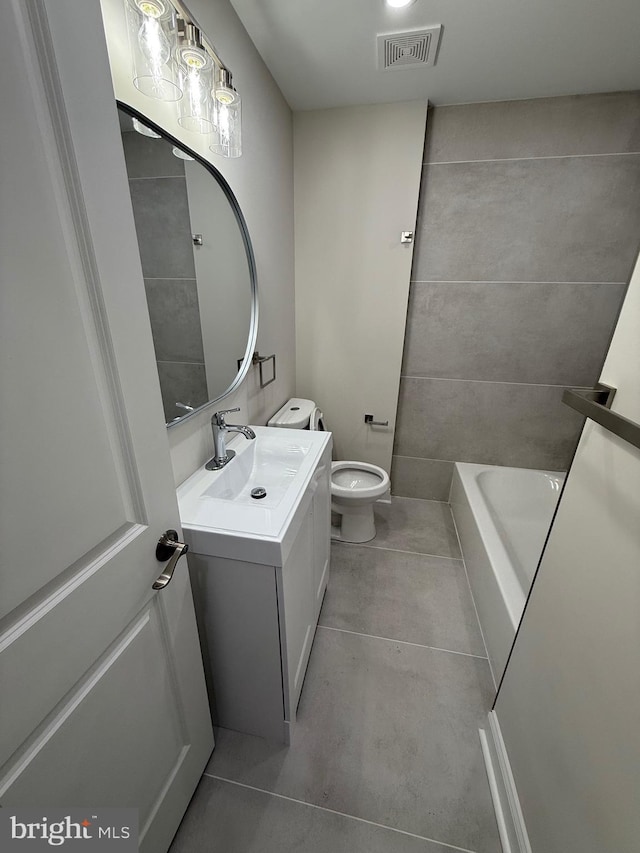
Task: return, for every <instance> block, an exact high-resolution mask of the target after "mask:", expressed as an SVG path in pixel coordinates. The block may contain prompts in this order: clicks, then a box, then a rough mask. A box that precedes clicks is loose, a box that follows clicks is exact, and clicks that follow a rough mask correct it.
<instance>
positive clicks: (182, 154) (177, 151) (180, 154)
mask: <svg viewBox="0 0 640 853" xmlns="http://www.w3.org/2000/svg"><path fill="white" fill-rule="evenodd" d="M171 153H172V154H173V156H174V157H177V158H178V160H195V157H192V156H191V155H190V154H187V152H186V151H183V150H182V148H178V146H177V145H174V146H173V148H172V149H171Z"/></svg>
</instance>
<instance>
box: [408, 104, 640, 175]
mask: <svg viewBox="0 0 640 853" xmlns="http://www.w3.org/2000/svg"><path fill="white" fill-rule="evenodd" d="M632 151H633V152H638V151H640V92H618V93H613V94H604V95H576V96H572V97H564V98H536V99H533V100H529V101H500V102H496V103H490V104H464V105H462V106H452V107H436V108H435V109H431V110H429V116H428V121H427V142H426V149H425V161H426V162H433V161H450V160H488V159H493V158H501V157H549V156H558V155H566V154H618V153H622V152H632Z"/></svg>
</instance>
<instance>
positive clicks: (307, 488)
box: [183, 437, 331, 743]
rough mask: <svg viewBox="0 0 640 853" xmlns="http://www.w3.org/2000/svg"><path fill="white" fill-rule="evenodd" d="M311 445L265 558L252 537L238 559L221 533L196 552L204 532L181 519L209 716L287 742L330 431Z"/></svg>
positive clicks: (313, 610)
mask: <svg viewBox="0 0 640 853" xmlns="http://www.w3.org/2000/svg"><path fill="white" fill-rule="evenodd" d="M316 452H317V458H316V459H315V460H314V462H315V464H314V465H313V467H312V469H311V470H310V472H309V476H308V477H307V479H306V482H305V484H304V489H303V490H301V494H300V495H299V499H298V500H297V502H296V504H295V506H294V507H293V509H292V512H291V513H290V515H289V517H288V519H287V520H286V523H285V524H283V527H282V529H281V531H280V536H279V540H280V541H279V543H278V547H273V543H266V542H265V543H263V545H264V546H265V547H264V548H263V552H264V553H265V554H268V555H269V559H265V560H264V561H261V560H260V559H259V555H260V547H259V545H260V543H259V541H256V539H255V538H251V537H247V542H246V549H245V556H246V557H247V558H245V559H238V558H236V557H234V556H231V555H230V554H229V551H230V549H229V547H225V541H224V539H222V541H221V542H219V543H218V546H217V547H216V544H215V538H214V539H213V544H211V542H209V543H208V547H207V549H206V550H208V551H209V552H211V551H218V553H201V552H202V551H203V550H205V549H204V548H203V547H202V545H203V542H204V541H205V540H204V539H203V537H202V536H200V537H199V536H197V535H196V536H194V535H193V534H194V532H195V531H193V530H190V527H189V524H188V522H185V521H184V520H183V530H184V536H185V539H186V541H187V542H188V543H189V545H190V547H191V550H190V552H189V554H188V555H187V556H188V563H189V571H190V575H191V582H192V587H193V593H194V600H195V605H196V615H197V619H198V630H199V633H200V644H201V647H202V653H203V659H204V664H205V674H206V677H207V686H208V690H209V699H210V703H211V708H212V714H213V718H214V721H215V723H216V724H217V725H220V726H223V727H225V728H230V729H235V730H237V731H242V732H247V733H249V734H254V735H260V736H262V737H269V738H275V739H277V740H281V741H283V742H285V743H288V742H289V741H290V738H291V734H292V731H293V727H294V726H295V720H296V710H297V707H298V702H299V699H300V693H301V691H302V685H303V682H304V676H305V673H306V669H307V664H308V662H309V655H310V653H311V646H312V644H313V638H314V635H315V630H316V625H317V622H318V616H319V613H320V608H321V606H322V599H323V596H324V592H325V590H326V586H327V582H328V579H329V549H330V501H331V489H330V473H331V440H330V437H329V438H328V439H327V440H325V441H324V442H323V443H322V444H321V446H319V447H317V448H316ZM190 540H191V541H190ZM199 546H200V547H199ZM267 546H269V547H267ZM198 552H200V553H198ZM238 552H239V553H238V556H243V549H242V548H239V549H238Z"/></svg>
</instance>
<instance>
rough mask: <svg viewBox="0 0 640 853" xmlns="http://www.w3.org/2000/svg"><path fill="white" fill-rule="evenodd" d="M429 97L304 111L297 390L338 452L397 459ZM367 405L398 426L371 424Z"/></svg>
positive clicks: (298, 134)
mask: <svg viewBox="0 0 640 853" xmlns="http://www.w3.org/2000/svg"><path fill="white" fill-rule="evenodd" d="M426 111H427V104H426V102H425V101H411V102H405V103H395V104H381V105H376V106H363V107H349V108H344V109H335V110H316V111H312V112H302V113H296V114H295V116H294V175H295V177H294V184H295V245H296V347H297V366H296V395H297V396H299V397H308V398H310V399H313V400H315V401H316V402H317V404H318V405H319V406H320V408H321V409H322V410H323V411H324V413H325V415H326V419H327V424H328V427H329V429H331V430H332V431H333V433H334V444H335V454H336V458H338V459H356V460H360V461H364V462H372V463H374V464H376V465H381V466H382V467H383V468H385V469H386V470H387V471H389V469H390V466H391V454H392V449H393V430H394V426H395V418H396V408H397V402H398V388H399V383H400V365H401V361H402V347H403V341H404V326H405V319H406V313H407V299H408V292H409V278H410V273H411V260H412V254H413V246H412V245H411V244H409V245H403V244H401V243H400V232H401V231H410V230H414V229H415V223H416V215H417V206H418V193H419V189H420V172H421V168H422V153H423V144H424V131H425V123H426ZM365 412H368V413H371V414H373V415H375V416H376V419H378V420H383V421H385V420H388V421H389V428H388V429H384V428H371V427H368V426H365V424H364V414H365Z"/></svg>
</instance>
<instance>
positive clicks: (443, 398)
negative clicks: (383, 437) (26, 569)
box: [395, 378, 583, 470]
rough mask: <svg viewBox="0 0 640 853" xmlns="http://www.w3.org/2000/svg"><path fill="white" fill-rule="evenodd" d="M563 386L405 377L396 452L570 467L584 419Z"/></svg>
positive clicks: (428, 456)
mask: <svg viewBox="0 0 640 853" xmlns="http://www.w3.org/2000/svg"><path fill="white" fill-rule="evenodd" d="M561 394H562V388H554V387H548V386H544V385H514V384H507V383H494V382H467V381H459V380H450V379H407V378H404V379H402V381H401V383H400V406H399V412H400V414H399V418H398V425H397V430H396V447H395V451H396V453H397V454H398V455H400V456H422V457H424V458H428V459H455V460H456V461H461V462H482V463H487V464H490V465H512V466H516V467H521V468H542V469H549V470H563V469H566V468H567V466H568V465H569V462H570V460H571V457H572V454H573V451H574V449H575V445H576V442H577V439H578V436H579V433H580V429H581V427H582V423H583V419H582V418H581V417H580V416H579V415H578V414H577V413H576V412H573V411H572V410H571V409H569V408H568V407H567V406H565V405H563V404H562V403H561V401H560V398H561Z"/></svg>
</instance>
